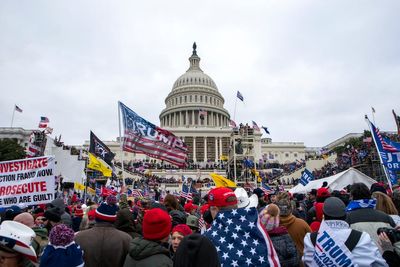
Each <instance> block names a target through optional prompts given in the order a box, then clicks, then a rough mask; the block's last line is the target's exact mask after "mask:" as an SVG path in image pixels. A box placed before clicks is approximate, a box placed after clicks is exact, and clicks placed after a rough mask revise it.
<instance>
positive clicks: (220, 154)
mask: <svg viewBox="0 0 400 267" xmlns="http://www.w3.org/2000/svg"><path fill="white" fill-rule="evenodd" d="M219 156H222V137H220V138H219Z"/></svg>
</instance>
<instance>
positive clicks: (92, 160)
mask: <svg viewBox="0 0 400 267" xmlns="http://www.w3.org/2000/svg"><path fill="white" fill-rule="evenodd" d="M87 167H88V168H89V169H92V170H96V171H99V172H101V173H103V175H104V176H106V177H111V175H112V170H110V169H109V168H108V167H107V166H106V164H105V163H103V162H101V161H100V160H99V159H98V158H96V156H95V155H93V154H92V153H90V152H89V162H88V165H87Z"/></svg>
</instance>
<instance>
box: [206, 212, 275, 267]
mask: <svg viewBox="0 0 400 267" xmlns="http://www.w3.org/2000/svg"><path fill="white" fill-rule="evenodd" d="M205 236H206V237H208V238H209V239H210V240H211V242H212V243H213V244H214V245H215V247H216V249H217V252H218V256H219V259H220V262H221V266H232V267H239V266H280V263H279V258H278V256H277V254H276V251H275V249H274V246H273V245H272V241H271V239H270V238H269V236H268V234H267V232H266V230H265V229H264V228H263V227H262V226H261V224H260V221H259V219H258V213H257V209H256V208H254V207H253V208H241V209H233V210H227V211H220V212H219V213H218V214H217V217H216V218H215V220H214V221H213V223H212V226H211V228H209V229H208V230H207V231H206V232H205Z"/></svg>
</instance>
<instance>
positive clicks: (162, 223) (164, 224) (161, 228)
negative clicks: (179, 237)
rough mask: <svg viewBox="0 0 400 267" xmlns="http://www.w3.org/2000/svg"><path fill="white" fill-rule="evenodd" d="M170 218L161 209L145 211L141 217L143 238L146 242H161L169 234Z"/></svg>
mask: <svg viewBox="0 0 400 267" xmlns="http://www.w3.org/2000/svg"><path fill="white" fill-rule="evenodd" d="M171 226H172V222H171V217H170V216H169V214H168V213H167V212H165V211H163V210H162V209H159V208H155V209H151V210H148V211H146V213H145V214H144V217H143V223H142V231H143V237H144V239H147V240H155V241H158V240H162V239H164V238H165V237H167V236H168V235H169V233H170V232H171Z"/></svg>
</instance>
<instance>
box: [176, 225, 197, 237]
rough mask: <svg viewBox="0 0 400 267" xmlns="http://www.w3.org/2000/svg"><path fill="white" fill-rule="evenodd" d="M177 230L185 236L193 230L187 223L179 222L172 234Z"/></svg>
mask: <svg viewBox="0 0 400 267" xmlns="http://www.w3.org/2000/svg"><path fill="white" fill-rule="evenodd" d="M175 232H178V233H180V234H182V235H183V236H187V235H190V234H191V233H192V230H191V229H190V228H189V226H187V225H186V224H178V225H177V226H175V227H174V228H173V229H172V231H171V233H172V234H173V233H175Z"/></svg>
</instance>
